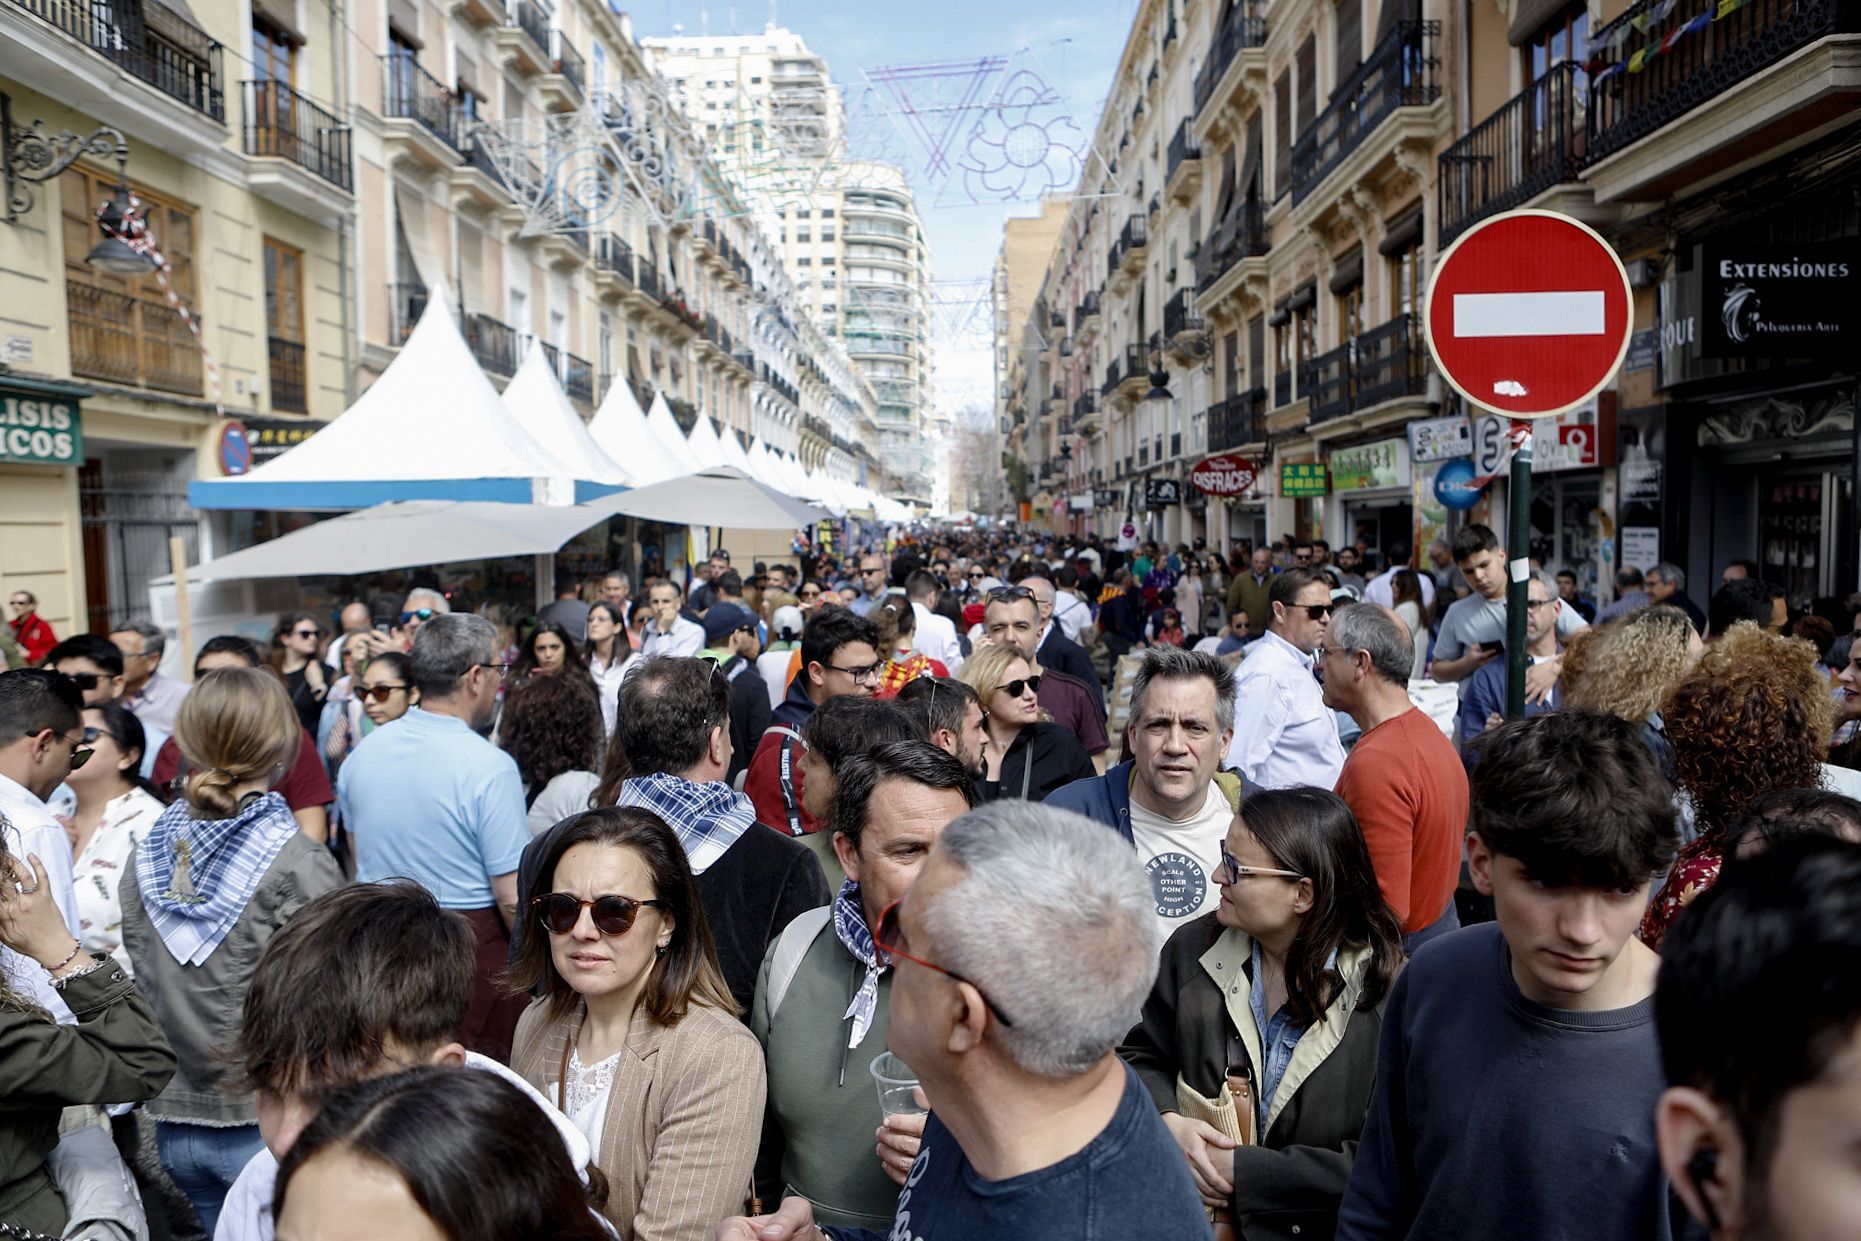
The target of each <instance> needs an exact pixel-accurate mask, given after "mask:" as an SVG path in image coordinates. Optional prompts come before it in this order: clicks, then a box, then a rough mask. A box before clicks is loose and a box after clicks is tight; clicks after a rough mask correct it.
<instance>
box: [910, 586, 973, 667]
mask: <svg viewBox="0 0 1861 1241" xmlns="http://www.w3.org/2000/svg"><path fill="white" fill-rule="evenodd" d="M911 615H912V616H913V617H915V618H916V619H917V628H916V629H915V630H913V631H912V634H911V649H912V650H914V651H916V652H917V653H918V654H920V655H925V656H928V657H930V658H931V659H934V660H936V661H937V662H938V663H940V664H942V665H943V666H944V667H945V668H947V669H949V670H950V675H951V676H955V675H956V670H957V669H958V668H961V667H962V666H963V647H962V644H961V643H959V642H958V641H957V640H956V626H955V625H954V624H952V623H951V621H950V618H949V617H947V616H939V615H937V614H936V613H935V612H933V611H931V610H930V609H929V608H927V607H925V606H924V605H923V604H921V603H913V604H912V605H911Z"/></svg>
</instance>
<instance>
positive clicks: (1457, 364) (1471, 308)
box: [1423, 211, 1633, 418]
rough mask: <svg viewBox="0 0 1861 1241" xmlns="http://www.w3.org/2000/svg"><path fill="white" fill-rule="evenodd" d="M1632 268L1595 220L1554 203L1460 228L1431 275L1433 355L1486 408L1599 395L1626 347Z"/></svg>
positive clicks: (1526, 414)
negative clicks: (1576, 216)
mask: <svg viewBox="0 0 1861 1241" xmlns="http://www.w3.org/2000/svg"><path fill="white" fill-rule="evenodd" d="M1631 311H1632V305H1631V302H1630V296H1629V288H1628V273H1627V272H1626V271H1624V270H1623V268H1622V260H1621V259H1619V258H1618V257H1616V253H1615V251H1614V250H1613V249H1611V248H1610V246H1609V243H1608V242H1606V241H1604V240H1603V239H1602V238H1601V237H1599V236H1597V234H1596V232H1595V230H1593V229H1591V228H1590V227H1588V226H1587V225H1585V224H1582V223H1580V222H1579V221H1576V220H1573V219H1571V218H1570V217H1569V216H1564V215H1558V214H1557V213H1556V212H1552V211H1508V212H1505V213H1503V214H1500V215H1496V216H1493V217H1492V218H1491V219H1489V220H1484V221H1482V222H1481V223H1479V224H1477V225H1475V226H1474V227H1473V228H1471V229H1468V230H1467V231H1466V232H1465V233H1463V234H1461V235H1460V237H1458V238H1457V239H1455V241H1454V244H1453V245H1451V246H1449V247H1448V248H1447V253H1445V254H1443V255H1442V256H1441V259H1440V261H1439V262H1438V263H1436V264H1435V270H1434V275H1433V276H1431V277H1430V278H1429V281H1428V299H1427V311H1426V315H1425V316H1424V319H1423V323H1424V330H1425V334H1426V336H1427V340H1428V348H1429V351H1430V352H1432V353H1433V354H1434V359H1435V365H1436V366H1438V367H1440V368H1441V374H1442V375H1443V376H1444V377H1445V378H1446V379H1447V381H1448V383H1450V384H1452V385H1453V386H1454V390H1455V391H1457V392H1459V393H1460V394H1461V395H1462V396H1464V397H1466V398H1467V400H1469V401H1471V402H1472V403H1473V404H1475V405H1477V406H1480V407H1481V408H1484V409H1491V410H1496V411H1498V412H1500V413H1503V414H1510V415H1512V416H1513V417H1515V418H1544V417H1548V416H1550V415H1552V414H1561V413H1563V412H1564V411H1565V410H1567V409H1574V408H1576V407H1577V406H1579V405H1581V404H1583V403H1584V402H1585V401H1587V400H1589V399H1590V398H1591V397H1593V396H1595V395H1596V393H1597V392H1598V391H1600V390H1601V389H1602V386H1603V385H1604V384H1606V383H1608V382H1609V380H1610V378H1611V377H1613V376H1614V375H1615V372H1616V369H1617V368H1618V367H1620V366H1621V365H1622V359H1623V357H1624V356H1625V355H1626V354H1627V353H1628V337H1629V329H1630V327H1631V326H1632V319H1633V316H1632V314H1631Z"/></svg>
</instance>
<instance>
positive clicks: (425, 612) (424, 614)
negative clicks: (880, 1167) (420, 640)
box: [401, 608, 433, 625]
mask: <svg viewBox="0 0 1861 1241" xmlns="http://www.w3.org/2000/svg"><path fill="white" fill-rule="evenodd" d="M432 619H433V609H432V608H415V609H414V610H413V611H411V612H402V613H401V624H403V625H405V624H406V623H407V622H408V621H410V620H417V621H430V620H432Z"/></svg>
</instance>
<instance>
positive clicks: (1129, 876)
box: [717, 800, 1210, 1241]
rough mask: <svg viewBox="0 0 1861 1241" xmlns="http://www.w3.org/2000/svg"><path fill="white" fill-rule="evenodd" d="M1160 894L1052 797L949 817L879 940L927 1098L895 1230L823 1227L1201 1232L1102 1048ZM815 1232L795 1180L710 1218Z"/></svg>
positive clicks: (1168, 1161)
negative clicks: (1086, 980)
mask: <svg viewBox="0 0 1861 1241" xmlns="http://www.w3.org/2000/svg"><path fill="white" fill-rule="evenodd" d="M1152 904H1153V901H1152V897H1151V887H1150V884H1149V883H1148V882H1147V881H1146V879H1145V877H1144V874H1143V871H1142V870H1141V869H1140V868H1139V867H1138V865H1137V863H1136V862H1135V861H1134V860H1133V859H1132V857H1131V854H1130V850H1129V849H1128V848H1127V847H1126V846H1125V845H1124V844H1123V843H1122V842H1120V841H1119V839H1118V837H1116V836H1115V835H1113V834H1112V833H1110V832H1106V831H1103V830H1101V829H1100V828H1098V827H1097V826H1095V825H1094V824H1092V823H1090V822H1088V821H1086V820H1084V819H1081V818H1080V817H1079V816H1077V815H1073V814H1068V813H1065V812H1064V811H1060V810H1056V809H1054V808H1053V807H1052V806H1050V805H1039V804H1035V803H1032V802H1024V801H1018V800H1006V801H997V802H991V803H990V804H988V805H986V806H983V807H981V808H980V809H977V810H972V811H971V812H970V813H968V814H966V815H964V816H963V817H961V818H959V819H957V820H956V821H955V822H954V823H952V824H950V825H949V826H948V827H946V828H944V829H943V833H942V835H941V836H939V837H938V839H937V843H936V844H935V846H933V847H932V849H931V851H930V856H929V858H928V859H927V860H926V861H925V863H924V867H923V869H922V870H921V871H920V872H919V874H918V877H917V880H916V882H914V883H913V884H912V886H911V889H910V891H909V892H908V893H907V894H906V895H905V897H904V899H903V900H901V901H898V902H897V903H895V904H893V905H890V906H888V907H887V908H886V910H885V911H884V913H882V914H881V915H880V918H879V925H878V927H877V934H876V935H875V937H874V938H875V939H876V940H877V942H878V947H879V950H880V951H881V952H882V953H883V954H884V955H885V957H886V959H887V960H889V961H890V962H892V965H893V971H894V975H895V977H894V978H893V981H892V995H891V1029H890V1031H889V1034H888V1039H887V1041H888V1043H889V1045H890V1047H891V1049H892V1051H893V1052H894V1053H896V1055H897V1056H898V1058H899V1059H901V1060H903V1061H904V1063H905V1064H907V1065H909V1066H910V1067H911V1070H912V1072H913V1073H915V1074H916V1075H917V1079H918V1082H919V1084H920V1085H921V1086H922V1087H923V1090H924V1094H925V1096H926V1097H927V1098H928V1099H930V1100H931V1105H932V1111H931V1114H930V1117H929V1119H928V1120H927V1121H926V1122H925V1125H924V1138H923V1144H922V1146H921V1147H920V1148H919V1150H918V1154H917V1158H916V1159H915V1160H914V1161H913V1162H912V1165H911V1170H910V1172H909V1174H908V1175H907V1176H906V1178H905V1187H904V1191H903V1192H902V1193H900V1194H899V1196H898V1205H897V1208H896V1212H895V1214H894V1215H893V1224H892V1230H891V1232H890V1233H889V1234H882V1233H878V1232H873V1231H869V1230H860V1229H847V1228H837V1229H834V1230H833V1232H832V1233H830V1234H828V1235H830V1236H832V1237H834V1238H836V1241H880V1238H881V1237H882V1236H884V1235H891V1236H900V1237H902V1236H910V1237H913V1238H918V1239H919V1241H956V1239H958V1238H972V1237H1014V1238H1016V1239H1017V1241H1049V1239H1051V1241H1061V1239H1062V1238H1063V1239H1064V1241H1114V1239H1115V1241H1126V1239H1127V1238H1131V1237H1168V1238H1172V1239H1175V1238H1196V1237H1203V1238H1206V1237H1208V1236H1209V1235H1210V1230H1209V1224H1208V1217H1207V1215H1206V1214H1205V1213H1204V1211H1203V1209H1202V1204H1201V1199H1200V1198H1199V1197H1198V1196H1197V1194H1196V1190H1195V1185H1194V1183H1193V1182H1192V1181H1191V1180H1190V1179H1189V1170H1188V1166H1187V1164H1185V1163H1184V1161H1183V1159H1182V1156H1181V1154H1180V1153H1179V1152H1178V1151H1177V1149H1176V1145H1175V1143H1174V1142H1173V1141H1172V1140H1171V1138H1170V1136H1169V1131H1168V1130H1167V1129H1166V1128H1165V1127H1164V1125H1163V1120H1162V1117H1161V1116H1160V1115H1159V1114H1158V1112H1157V1108H1156V1104H1155V1103H1154V1102H1152V1101H1151V1099H1150V1097H1149V1094H1148V1092H1146V1091H1145V1089H1144V1087H1143V1085H1142V1084H1141V1083H1140V1082H1139V1080H1138V1078H1137V1076H1136V1074H1135V1073H1133V1072H1132V1071H1131V1069H1130V1068H1129V1067H1128V1066H1126V1065H1125V1064H1124V1062H1123V1061H1121V1060H1119V1059H1118V1057H1117V1055H1116V1054H1115V1052H1114V1050H1113V1049H1114V1048H1115V1047H1116V1046H1117V1045H1118V1043H1119V1041H1120V1040H1121V1039H1122V1038H1123V1037H1124V1035H1125V1034H1126V1033H1127V1032H1128V1031H1129V1030H1130V1028H1131V1026H1132V1025H1134V1024H1136V1021H1137V1018H1138V1015H1139V1013H1140V1011H1141V1008H1142V1005H1143V1002H1144V998H1145V996H1146V995H1148V994H1149V990H1150V986H1151V984H1152V983H1153V982H1154V981H1155V978H1156V973H1157V953H1158V950H1159V948H1160V946H1161V944H1162V936H1161V935H1160V934H1159V933H1158V932H1159V928H1158V926H1157V923H1156V920H1155V918H1154V917H1153V916H1152V914H1151V906H1152ZM1082 963H1090V985H1082V984H1081V968H1082ZM1008 1182H1012V1185H1009V1184H1008ZM817 1235H818V1234H817V1232H816V1230H815V1224H814V1215H813V1209H812V1207H811V1206H810V1205H809V1203H808V1201H807V1199H805V1198H799V1197H794V1198H788V1199H786V1200H784V1201H783V1203H782V1207H781V1210H779V1211H777V1212H776V1213H775V1214H774V1215H772V1216H763V1217H759V1218H755V1219H745V1218H742V1217H738V1218H736V1219H730V1220H726V1221H724V1223H723V1224H722V1225H721V1226H720V1227H719V1229H718V1231H717V1236H718V1238H719V1241H782V1239H783V1238H813V1237H815V1236H817Z"/></svg>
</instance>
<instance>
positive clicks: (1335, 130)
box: [1292, 21, 1441, 203]
mask: <svg viewBox="0 0 1861 1241" xmlns="http://www.w3.org/2000/svg"><path fill="white" fill-rule="evenodd" d="M1440 36H1441V23H1440V22H1438V21H1425V22H1397V23H1396V26H1395V29H1393V30H1391V31H1390V32H1389V34H1388V35H1387V36H1386V37H1385V38H1384V39H1383V41H1382V43H1380V44H1379V45H1377V49H1376V51H1374V52H1372V53H1370V59H1368V60H1366V61H1364V62H1363V64H1362V65H1360V66H1358V68H1357V71H1356V72H1355V73H1353V74H1351V76H1350V78H1349V79H1348V80H1346V81H1345V82H1344V83H1343V84H1342V85H1340V86H1339V87H1338V90H1337V93H1336V94H1334V95H1333V96H1332V97H1331V103H1330V105H1329V106H1328V107H1326V108H1325V110H1324V111H1323V112H1320V113H1319V114H1318V118H1317V119H1316V120H1314V121H1313V122H1312V123H1311V124H1310V125H1308V126H1307V127H1306V129H1305V132H1304V133H1302V134H1300V135H1299V140H1298V141H1297V142H1295V143H1293V147H1292V201H1293V202H1295V203H1297V202H1301V201H1303V200H1304V198H1305V196H1306V195H1307V194H1310V193H1311V192H1312V191H1313V190H1314V189H1316V188H1317V187H1318V183H1319V182H1320V181H1323V180H1324V179H1325V177H1326V176H1327V175H1328V174H1329V173H1330V172H1331V170H1332V169H1334V168H1336V167H1337V166H1338V165H1339V164H1341V163H1343V162H1344V159H1345V157H1346V156H1348V155H1350V154H1351V153H1352V152H1353V151H1355V150H1356V149H1357V148H1358V147H1359V146H1361V145H1363V141H1364V139H1366V138H1368V137H1369V136H1370V135H1371V134H1373V133H1375V132H1376V130H1377V129H1378V128H1379V127H1380V126H1381V125H1382V123H1383V122H1384V121H1386V120H1388V119H1389V117H1390V116H1391V115H1392V114H1393V113H1394V112H1395V111H1396V109H1398V108H1405V107H1411V106H1416V105H1424V104H1430V103H1433V102H1434V101H1435V99H1436V98H1438V97H1439V96H1440V94H1441V88H1440V86H1439V84H1437V83H1436V81H1435V71H1436V69H1438V68H1439V67H1440V63H1441V62H1440V59H1439V57H1438V56H1437V55H1436V54H1435V42H1436V40H1438V39H1439V38H1440Z"/></svg>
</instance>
